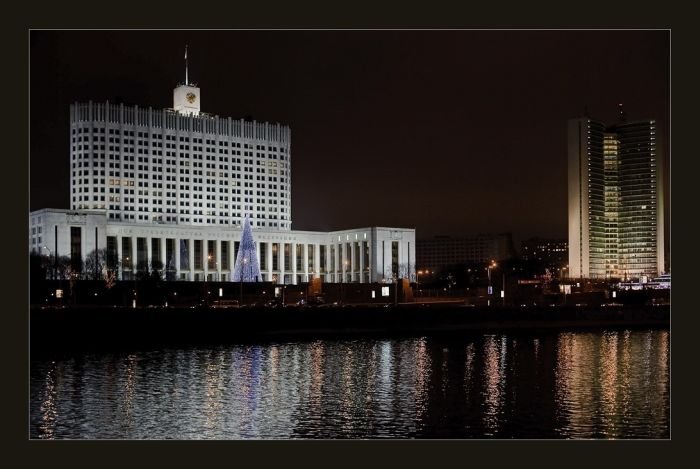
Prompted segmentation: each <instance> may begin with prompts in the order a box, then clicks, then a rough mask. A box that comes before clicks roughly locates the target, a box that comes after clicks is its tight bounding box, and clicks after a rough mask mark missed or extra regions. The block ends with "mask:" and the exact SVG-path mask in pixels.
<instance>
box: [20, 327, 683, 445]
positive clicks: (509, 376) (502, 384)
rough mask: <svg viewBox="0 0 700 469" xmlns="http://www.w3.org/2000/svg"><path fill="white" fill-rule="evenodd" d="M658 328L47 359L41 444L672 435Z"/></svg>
mask: <svg viewBox="0 0 700 469" xmlns="http://www.w3.org/2000/svg"><path fill="white" fill-rule="evenodd" d="M669 357H670V333H669V331H668V330H636V331H624V330H623V331H612V330H611V331H599V332H551V333H538V334H534V333H528V334H523V333H518V334H511V333H506V334H475V335H465V336H462V337H459V338H454V337H452V338H449V339H446V338H437V337H416V338H401V339H359V340H317V341H304V342H280V343H274V342H269V343H261V344H239V345H220V346H206V347H204V346H189V347H182V348H167V349H157V350H155V349H154V350H148V349H139V350H126V351H120V352H109V353H108V352H104V351H102V352H99V353H98V352H92V353H83V354H75V353H62V354H61V353H56V354H53V355H52V354H42V356H41V357H34V358H33V359H32V361H31V364H30V393H31V395H30V398H31V400H30V422H29V424H30V431H29V434H30V437H31V438H42V439H44V438H47V439H52V438H53V439H94V438H97V439H300V438H322V439H335V438H356V439H369V438H393V439H404V438H440V439H453V438H459V439H469V438H482V439H493V438H496V439H510V438H530V439H532V438H536V439H548V438H635V439H636V438H655V439H667V438H669V437H670V422H669V420H670V399H669V395H670V389H669V388H670V378H669V371H670V370H669V368H670V361H669Z"/></svg>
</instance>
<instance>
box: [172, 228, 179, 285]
mask: <svg viewBox="0 0 700 469" xmlns="http://www.w3.org/2000/svg"><path fill="white" fill-rule="evenodd" d="M173 244H175V280H180V239H179V238H175V239H174V240H173Z"/></svg>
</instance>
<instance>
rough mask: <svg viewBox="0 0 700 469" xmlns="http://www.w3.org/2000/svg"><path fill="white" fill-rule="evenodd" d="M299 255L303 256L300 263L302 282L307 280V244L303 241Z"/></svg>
mask: <svg viewBox="0 0 700 469" xmlns="http://www.w3.org/2000/svg"><path fill="white" fill-rule="evenodd" d="M301 255H302V256H304V259H303V262H302V263H301V267H302V272H303V273H304V274H303V275H304V282H308V281H309V244H308V243H304V247H303V249H302V250H301Z"/></svg>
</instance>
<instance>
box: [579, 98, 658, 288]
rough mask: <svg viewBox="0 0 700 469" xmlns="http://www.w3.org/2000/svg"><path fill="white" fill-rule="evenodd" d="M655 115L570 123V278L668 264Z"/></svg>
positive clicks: (640, 272)
mask: <svg viewBox="0 0 700 469" xmlns="http://www.w3.org/2000/svg"><path fill="white" fill-rule="evenodd" d="M659 140H660V135H659V129H658V127H657V125H656V121H655V120H652V119H650V120H643V121H634V122H628V121H627V120H626V119H625V115H624V112H623V111H622V107H621V105H620V122H618V123H617V124H615V125H613V126H609V127H606V126H605V125H604V124H603V123H601V122H599V121H596V120H594V119H591V118H588V117H583V118H577V119H571V120H569V124H568V166H569V174H568V187H569V270H570V276H571V277H577V278H578V277H587V278H639V277H641V276H657V275H658V274H660V273H662V272H663V270H664V234H663V233H664V227H663V218H664V217H663V175H662V165H661V161H662V159H661V144H660V142H659Z"/></svg>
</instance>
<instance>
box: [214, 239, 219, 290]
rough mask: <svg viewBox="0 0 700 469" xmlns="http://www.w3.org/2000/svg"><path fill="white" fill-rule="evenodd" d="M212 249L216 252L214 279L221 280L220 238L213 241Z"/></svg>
mask: <svg viewBox="0 0 700 469" xmlns="http://www.w3.org/2000/svg"><path fill="white" fill-rule="evenodd" d="M214 249H216V253H215V254H214V259H215V261H214V262H216V264H214V266H215V267H216V280H217V281H219V282H220V281H221V240H220V239H217V240H216V241H215V242H214Z"/></svg>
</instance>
